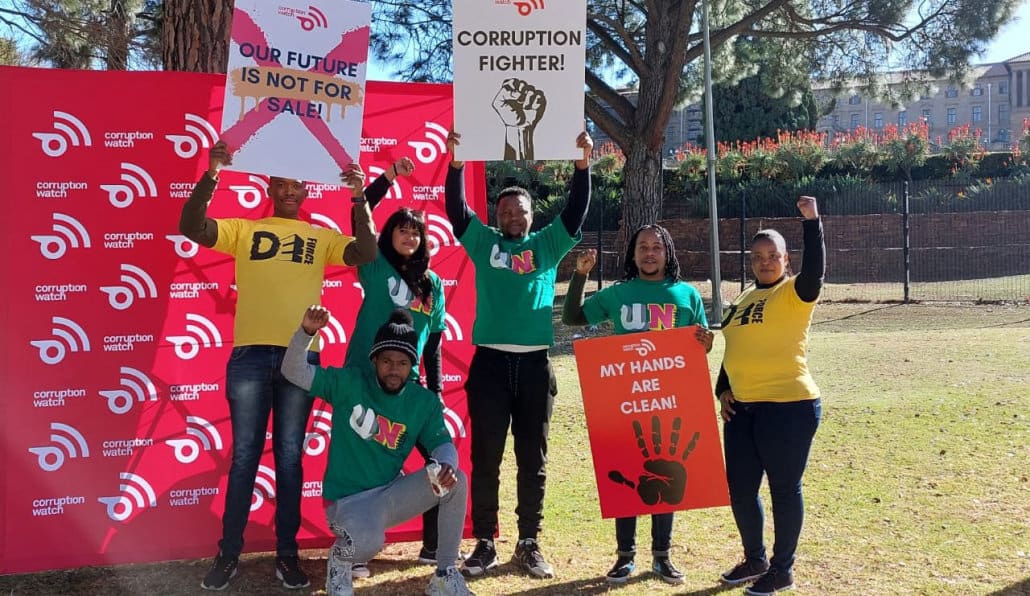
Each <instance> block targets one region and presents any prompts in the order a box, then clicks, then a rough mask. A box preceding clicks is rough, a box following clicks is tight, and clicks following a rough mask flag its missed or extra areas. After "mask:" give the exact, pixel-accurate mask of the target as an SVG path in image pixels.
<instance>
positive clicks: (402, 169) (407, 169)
mask: <svg viewBox="0 0 1030 596" xmlns="http://www.w3.org/2000/svg"><path fill="white" fill-rule="evenodd" d="M414 172H415V162H413V161H411V158H410V157H402V158H400V159H398V160H397V161H395V162H393V167H391V168H390V169H389V170H387V171H386V177H387V178H388V179H389V180H390V182H393V179H394V178H396V177H397V176H410V175H412V174H413V173H414ZM391 174H392V176H391Z"/></svg>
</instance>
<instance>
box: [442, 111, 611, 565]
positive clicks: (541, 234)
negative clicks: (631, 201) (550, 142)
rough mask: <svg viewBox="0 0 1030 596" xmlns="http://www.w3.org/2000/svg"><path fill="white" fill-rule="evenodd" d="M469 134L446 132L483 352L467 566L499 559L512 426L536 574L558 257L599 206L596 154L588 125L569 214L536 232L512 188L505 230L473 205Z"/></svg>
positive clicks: (458, 228)
mask: <svg viewBox="0 0 1030 596" xmlns="http://www.w3.org/2000/svg"><path fill="white" fill-rule="evenodd" d="M460 138H461V135H459V134H457V133H453V132H452V133H451V134H450V135H448V137H447V145H448V148H449V149H450V152H451V155H452V160H451V165H450V168H448V171H447V182H446V186H445V197H446V206H447V217H448V219H450V222H451V226H452V227H453V228H454V234H455V236H457V237H458V239H459V240H461V244H462V246H464V247H465V250H466V251H467V252H468V255H469V258H470V259H471V260H472V263H473V265H475V267H476V322H475V325H474V327H473V329H472V343H473V344H475V346H476V352H475V355H474V356H473V357H472V363H471V364H470V365H469V376H468V380H467V381H466V382H465V392H466V395H467V398H468V408H469V418H470V420H471V423H472V424H471V426H472V449H471V455H472V534H473V536H474V537H475V538H476V548H475V550H474V551H473V552H472V556H470V557H469V558H468V559H467V560H466V561H465V566H464V569H465V572H466V573H468V574H469V575H481V574H483V573H485V572H486V570H488V569H490V568H492V567H496V566H497V551H496V549H495V548H494V541H493V537H494V535H495V534H497V509H498V502H497V501H498V496H497V495H498V488H499V485H500V466H501V458H502V456H503V454H504V443H505V441H506V440H507V436H508V426H509V425H510V426H511V432H512V435H513V436H514V437H515V462H516V464H517V466H518V478H517V483H518V485H517V495H518V505H517V506H516V508H515V513H516V515H517V516H518V527H519V542H518V545H517V546H516V548H515V554H514V557H513V558H514V560H515V561H517V562H518V564H520V565H521V566H522V567H523V568H524V569H525V570H526V571H527V572H529V573H530V574H531V575H533V576H535V577H552V576H553V575H554V570H553V568H552V567H551V565H550V564H548V562H547V561H546V559H544V556H543V554H542V553H541V552H540V547H539V546H538V544H537V535H538V534H539V532H540V528H541V521H542V520H543V508H544V480H545V477H546V472H545V464H546V462H547V432H548V426H549V424H550V420H551V408H552V406H553V400H554V396H555V394H556V393H557V391H558V388H557V384H556V382H555V379H554V373H553V372H552V370H551V364H550V360H549V359H548V356H547V351H548V349H549V348H550V347H551V345H552V344H553V343H554V327H553V324H552V321H551V313H552V307H553V304H554V280H555V276H556V274H557V272H558V263H560V262H561V259H562V257H564V256H565V254H566V253H568V252H569V250H571V249H572V247H573V246H575V245H576V243H577V242H579V239H580V237H581V234H580V228H581V227H582V226H583V220H584V218H585V217H586V213H587V208H588V207H589V204H590V152H591V150H592V149H593V146H594V142H593V140H592V139H591V138H590V136H589V135H588V134H587V133H586V132H583V133H581V134H580V135H579V137H578V138H577V139H576V146H577V147H579V148H581V149H582V150H583V157H582V159H578V160H576V162H575V164H576V167H575V171H574V173H573V175H572V183H571V189H570V192H569V199H568V202H567V203H566V205H565V208H564V209H563V210H562V212H561V216H560V217H559V218H558V219H556V220H554V221H553V222H551V223H550V224H548V225H547V226H545V227H544V228H543V229H541V230H538V231H535V232H530V228H531V227H532V224H533V206H532V199H531V197H530V196H529V192H528V191H527V190H526V189H524V188H519V187H509V188H506V189H504V190H502V191H501V192H500V194H499V195H498V198H497V227H496V228H494V227H488V226H487V225H485V224H484V223H483V222H481V221H480V220H479V218H478V217H477V216H476V214H475V213H473V212H472V210H471V209H469V206H468V204H467V203H466V202H465V187H464V169H463V167H464V164H463V162H460V161H456V160H454V159H453V155H454V147H455V145H457V144H459V143H460Z"/></svg>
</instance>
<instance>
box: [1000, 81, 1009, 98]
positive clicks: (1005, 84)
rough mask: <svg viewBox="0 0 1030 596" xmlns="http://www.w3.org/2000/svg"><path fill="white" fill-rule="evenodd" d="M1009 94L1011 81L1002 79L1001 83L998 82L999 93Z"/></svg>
mask: <svg viewBox="0 0 1030 596" xmlns="http://www.w3.org/2000/svg"><path fill="white" fill-rule="evenodd" d="M1008 94H1009V82H1008V81H1001V82H1000V83H998V95H1008Z"/></svg>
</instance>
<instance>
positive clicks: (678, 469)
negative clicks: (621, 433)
mask: <svg viewBox="0 0 1030 596" xmlns="http://www.w3.org/2000/svg"><path fill="white" fill-rule="evenodd" d="M682 424H683V421H682V420H681V419H680V418H678V417H677V418H674V419H673V421H672V434H671V435H670V437H669V456H670V459H658V458H657V457H652V456H651V454H650V453H649V452H648V449H647V442H646V441H645V440H644V429H643V427H642V426H641V424H640V422H639V421H638V420H634V421H633V434H634V435H636V437H637V446H638V447H640V454H641V455H643V456H644V464H643V468H644V473H643V474H641V475H640V477H639V479H638V481H637V482H636V483H635V484H634V482H633V481H632V480H630V479H628V478H626V477H625V476H623V475H622V473H621V472H619V471H618V470H612V471H611V472H608V478H609V479H610V480H611V481H612V482H615V483H617V484H622V485H625V486H628V487H630V488H636V490H637V494H638V495H640V500H641V501H643V502H644V503H645V504H647V505H657V504H659V503H667V504H669V505H676V504H678V503H679V502H680V501H682V500H683V495H684V493H685V492H686V488H687V469H686V468H685V467H683V464H682V463H681V462H683V461H686V459H687V457H688V456H689V455H690V452H691V451H693V450H694V447H695V446H696V445H697V440H698V439H699V438H700V437H701V433H699V432H695V433H694V436H693V437H691V439H690V443H689V444H688V445H687V448H686V449H684V450H683V455H681V456H680V457H678V458H675V459H673V458H672V457H673V456H675V455H676V448H677V446H678V445H679V439H680V427H681V426H682ZM651 445H652V448H653V450H654V455H655V456H658V455H661V453H662V428H661V419H660V418H658V416H652V417H651Z"/></svg>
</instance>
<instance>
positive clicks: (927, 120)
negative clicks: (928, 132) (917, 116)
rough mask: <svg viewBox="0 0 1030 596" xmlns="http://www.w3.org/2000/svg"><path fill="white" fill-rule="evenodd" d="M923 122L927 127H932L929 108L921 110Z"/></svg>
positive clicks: (931, 114) (931, 112) (931, 115)
mask: <svg viewBox="0 0 1030 596" xmlns="http://www.w3.org/2000/svg"><path fill="white" fill-rule="evenodd" d="M923 122H925V123H926V125H927V126H933V111H932V110H931V109H930V108H923Z"/></svg>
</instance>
